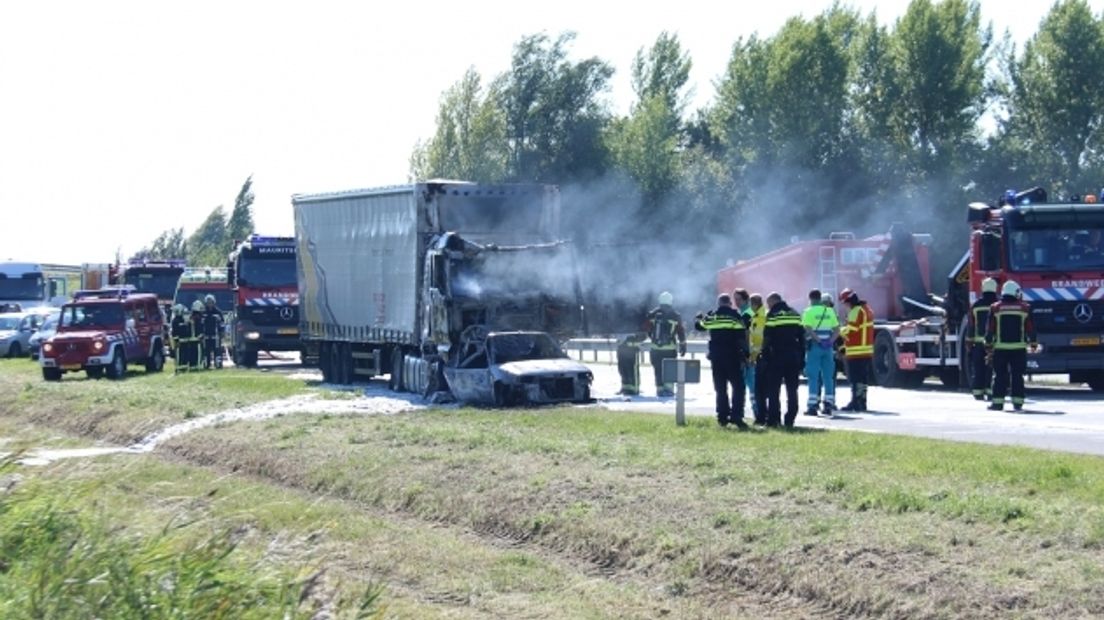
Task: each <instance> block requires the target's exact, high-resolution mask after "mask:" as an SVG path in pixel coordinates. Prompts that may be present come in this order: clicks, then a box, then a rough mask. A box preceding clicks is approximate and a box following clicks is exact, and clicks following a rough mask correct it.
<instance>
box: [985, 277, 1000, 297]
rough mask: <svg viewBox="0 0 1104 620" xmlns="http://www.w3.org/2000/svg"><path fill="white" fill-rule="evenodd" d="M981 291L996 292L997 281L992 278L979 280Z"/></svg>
mask: <svg viewBox="0 0 1104 620" xmlns="http://www.w3.org/2000/svg"><path fill="white" fill-rule="evenodd" d="M981 292H982V293H996V292H997V281H996V280H994V279H993V278H985V279H984V280H982V281H981Z"/></svg>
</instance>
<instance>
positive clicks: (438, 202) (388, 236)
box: [292, 182, 589, 402]
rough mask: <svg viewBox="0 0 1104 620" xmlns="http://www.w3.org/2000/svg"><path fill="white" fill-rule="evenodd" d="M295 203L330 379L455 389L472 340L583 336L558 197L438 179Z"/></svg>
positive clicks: (308, 322)
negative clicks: (450, 375)
mask: <svg viewBox="0 0 1104 620" xmlns="http://www.w3.org/2000/svg"><path fill="white" fill-rule="evenodd" d="M292 204H293V206H294V211H295V238H296V240H297V242H298V244H299V248H298V251H297V252H296V260H297V265H298V271H299V274H298V281H299V303H300V306H299V308H300V332H301V337H302V339H303V342H304V348H305V349H306V354H307V355H308V356H311V355H317V356H318V359H319V366H320V368H321V369H322V374H323V377H324V379H325V380H326V381H330V382H337V383H347V382H350V381H352V380H353V379H354V378H356V377H372V376H377V375H383V374H387V375H389V377H390V379H389V382H390V386H391V388H392V389H393V390H397V391H399V390H408V391H413V392H418V393H423V394H429V393H431V392H436V391H447V390H448V389H449V388H450V387H452V385H451V383H450V382H448V381H447V376H446V373H445V367H446V364H447V363H449V362H452V363H454V364H455V363H457V360H458V358H459V356H460V349H461V348H462V347H464V346H467V345H466V344H465V342H467V343H471V342H472V339H473V337H474V336H473V335H476V334H479V333H482V334H486V333H490V332H500V331H533V332H550V333H552V334H554V335H556V336H559V337H564V338H566V337H570V336H573V335H574V334H575V333H576V332H577V329H578V324H579V316H580V300H579V297H578V295H579V287H578V278H577V277H576V274H575V271H574V261H573V256H572V248H571V246H570V244H568V243H566V242H563V241H562V240H560V239H558V237H557V234H558V229H559V193H558V190H557V189H556V188H555V187H554V186H549V185H540V184H511V185H479V184H473V183H462V182H428V183H417V184H413V185H405V186H397V187H388V188H380V189H369V190H356V191H349V192H340V193H332V194H316V195H297V196H294V197H293V198H292ZM472 327H475V328H477V329H475V330H472V331H470V332H469V331H466V330H468V329H469V328H472ZM479 330H482V332H479ZM464 334H467V340H466V341H465V339H464V338H462V336H463V335H464ZM556 349H557V350H558V346H557V347H556ZM556 359H559V355H557V356H556ZM454 376H458V375H455V374H454ZM580 376H583V377H585V376H586V375H583V374H582V373H576V379H575V380H576V381H578V380H580V379H579V377H580ZM573 390H574V388H573ZM461 392H462V394H455V393H454V395H455V396H458V397H460V396H462V395H466V394H467V392H463V391H461ZM576 393H577V394H578V395H579V396H578V398H579V399H580V400H585V399H586V398H589V392H588V391H585V392H584V391H583V390H581V389H580V390H578V391H577V392H575V391H573V394H576ZM534 396H535V397H539V396H540V395H539V394H534ZM557 400H558V399H557ZM529 402H534V401H529ZM535 402H542V401H539V400H538V401H535Z"/></svg>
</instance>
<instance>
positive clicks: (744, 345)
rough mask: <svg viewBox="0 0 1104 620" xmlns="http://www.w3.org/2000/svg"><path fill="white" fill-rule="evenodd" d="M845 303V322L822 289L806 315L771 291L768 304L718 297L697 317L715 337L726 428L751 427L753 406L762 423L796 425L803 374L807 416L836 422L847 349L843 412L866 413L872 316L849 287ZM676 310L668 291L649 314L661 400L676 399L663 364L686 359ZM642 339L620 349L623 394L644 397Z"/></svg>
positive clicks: (812, 296)
mask: <svg viewBox="0 0 1104 620" xmlns="http://www.w3.org/2000/svg"><path fill="white" fill-rule="evenodd" d="M840 300H841V301H842V302H843V303H844V304H845V305H846V306H847V308H848V313H847V317H846V321H845V322H844V323H842V324H841V323H840V321H839V318H838V317H837V316H836V312H835V309H834V307H833V305H832V299H831V297H830V296H824V295H822V294H821V292H820V291H819V290H813V291H811V292H810V293H809V302H810V303H809V307H808V308H806V310H805V311H804V312H803V313H801V314H798V312H797V311H796V310H794V309H793V308H792V307H790V305H789V304H787V303H786V301H785V300H784V299H782V295H781V294H779V293H770V294H769V295H767V297H766V299H765V300H764V298H763V297H762V295H759V294H757V293H756V294H749V293H748V291H746V290H744V289H736V290H735V291H733V292H732V294H731V295H730V294H722V295H720V296H719V297H718V298H717V307H716V308H715V309H713V310H711V311H709V312H702V313H698V315H697V316H695V321H694V328H695V329H696V330H698V331H703V332H708V333H709V360H710V364H711V367H712V379H713V387H714V390H715V392H716V412H717V422H718V423H719V424H720V425H721V426H728V425H730V424H732V425H734V426H736V427H737V428H746V427H747V423H746V422H745V421H744V409H745V403H746V402H747V401H748V400H750V402H751V409H752V414H753V415H754V418H755V423H756V424H757V425H762V426H771V427H777V426H783V425H784V426H786V427H788V428H789V427H793V425H794V422H795V420H796V418H797V414H798V409H799V407H800V404H799V401H798V396H797V387H798V382H799V378H800V375H801V372H802V370H804V371H805V375H806V376H807V377H808V378H809V398H808V401H807V407H806V410H805V414H806V415H813V416H815V415H818V414H822V415H825V416H831V415H832V413H833V412H834V411H835V410H836V401H835V398H836V395H835V377H836V359H835V358H836V351H837V350H842V352H843V355H844V358H845V359H846V361H847V371H848V377H849V378H850V380H851V385H852V400H851V402H850V403H849V404H848V405H847V406H845V407H843V410H845V411H866V396H867V386H868V385H869V383H870V374H871V360H872V358H873V356H874V314H873V312H871V310H870V306H869V305H867V303H866V302H864V301H862V300H861V299H860V298H859V296H858V295H857V294H856V293H854V292H853V291H851V290H849V289H845V290H844V291H843V292H842V293H841V294H840ZM672 304H673V297H672V295H671V294H670V293H668V292H664V293H662V294H660V296H659V306H658V307H657V308H655V309H653V310H651V311H650V312H649V313H648V314H647V318H646V320H645V322H644V326H643V327H644V331H645V333H646V334H647V338H648V339H650V340H651V342H652V346H651V363H652V367H653V370H654V372H655V381H656V395H657V396H661V397H662V396H670V395H672V394H673V385H671V383H670V382H666V381H665V380H664V379H665V378H664V377H663V376H662V366H663V360H664V359H666V358H673V357H676V356H677V355H681V354H685V353H686V330H685V328H684V326H683V323H682V318H681V316H680V315H679V313H678V312H677V311H675V310H674V308H673V307H672ZM642 340H643V338H642V337H641V336H640V335H637V336H634V337H630V338H627V339H625V340H623V341H622V342H621V343H620V345H619V346H618V351H617V358H618V370H619V372H620V374H621V394H625V395H636V394H639V393H640V387H639V353H640V343H641V341H642ZM783 387H784V388H785V393H786V410H785V414H784V415H783V413H782V400H781V394H782V389H783ZM821 390H823V396H822V395H821ZM749 396H750V398H749Z"/></svg>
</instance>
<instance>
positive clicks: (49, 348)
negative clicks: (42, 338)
mask: <svg viewBox="0 0 1104 620" xmlns="http://www.w3.org/2000/svg"><path fill="white" fill-rule="evenodd" d="M42 350H43V351H44V352H46V353H53V352H54V345H52V344H50V343H49V342H47V343H46V344H44V345H42Z"/></svg>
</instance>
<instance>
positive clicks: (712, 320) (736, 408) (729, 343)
mask: <svg viewBox="0 0 1104 620" xmlns="http://www.w3.org/2000/svg"><path fill="white" fill-rule="evenodd" d="M694 318H695V319H696V320H695V321H694V328H695V329H697V330H698V331H707V332H709V363H710V365H711V366H712V373H713V389H714V390H715V391H716V393H717V407H716V409H717V423H718V424H720V425H721V426H722V427H725V426H728V425H729V424H730V423H731V424H735V425H736V426H737V427H738V428H741V429H744V428H747V424H746V423H745V422H744V365H745V364H746V363H747V360H748V357H749V355H750V349H749V345H748V323H747V318H746V317H745V316H744V315H742V314H740V312H739V311H738V310H736V309H735V308H733V307H732V298H731V297H729V296H728V295H720V296H718V297H717V309H716V310H713V311H711V312H708V313H704V314H703V313H698V315H697V316H696V317H694ZM730 385H731V386H732V400H731V401H729V398H728V387H729V386H730Z"/></svg>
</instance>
